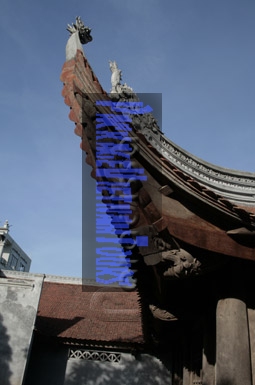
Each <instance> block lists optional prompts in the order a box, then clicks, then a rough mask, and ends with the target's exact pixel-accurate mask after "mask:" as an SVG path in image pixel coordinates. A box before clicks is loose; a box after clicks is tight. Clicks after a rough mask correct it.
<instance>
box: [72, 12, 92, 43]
mask: <svg viewBox="0 0 255 385" xmlns="http://www.w3.org/2000/svg"><path fill="white" fill-rule="evenodd" d="M67 31H69V32H70V33H71V34H73V33H75V32H77V31H78V32H79V38H80V42H81V44H87V43H89V42H90V41H92V36H91V35H90V33H91V28H89V27H86V26H85V25H84V24H83V21H82V20H81V18H80V17H79V16H77V17H76V22H75V23H74V24H72V25H70V24H68V26H67Z"/></svg>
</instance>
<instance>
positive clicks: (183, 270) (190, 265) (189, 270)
mask: <svg viewBox="0 0 255 385" xmlns="http://www.w3.org/2000/svg"><path fill="white" fill-rule="evenodd" d="M162 261H163V262H166V263H169V262H172V263H173V266H170V267H168V268H167V269H166V270H165V271H164V273H163V275H164V277H167V278H174V277H176V278H180V277H183V276H187V275H191V274H198V273H199V268H200V266H201V263H200V262H199V261H198V260H197V259H196V258H194V257H192V255H191V254H189V253H188V252H187V251H185V250H183V249H173V250H167V251H163V252H162Z"/></svg>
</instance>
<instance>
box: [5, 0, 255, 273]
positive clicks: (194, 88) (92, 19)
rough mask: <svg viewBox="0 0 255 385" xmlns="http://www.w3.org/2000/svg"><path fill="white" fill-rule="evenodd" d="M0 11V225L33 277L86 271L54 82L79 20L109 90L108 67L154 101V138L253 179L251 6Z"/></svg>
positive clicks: (172, 4)
mask: <svg viewBox="0 0 255 385" xmlns="http://www.w3.org/2000/svg"><path fill="white" fill-rule="evenodd" d="M0 5H1V13H0V37H1V39H0V41H1V72H0V110H1V137H0V151H1V179H0V187H1V189H0V191H1V193H0V196H1V200H0V202H1V210H0V221H1V222H0V224H1V225H2V224H3V223H4V221H5V220H6V219H8V220H9V222H10V224H11V225H12V227H11V233H10V234H11V235H12V236H13V238H14V239H15V240H16V241H17V242H18V243H19V244H20V246H21V247H22V248H23V249H24V250H25V251H26V252H27V254H28V255H29V256H30V257H31V258H32V267H31V271H32V272H39V273H46V274H57V275H70V276H81V271H82V270H81V249H82V245H81V243H82V242H81V221H82V208H81V194H82V188H81V186H82V181H81V164H82V162H81V151H80V148H79V144H80V139H79V138H78V137H76V136H75V135H74V133H73V129H74V124H73V122H71V121H69V119H68V113H69V110H68V107H67V106H65V104H64V101H63V98H62V96H61V90H62V84H61V82H60V80H59V77H60V73H61V68H62V65H63V64H64V61H65V45H66V42H67V39H68V32H67V31H66V30H65V29H66V25H67V24H68V23H72V22H74V21H75V17H76V16H77V15H80V16H81V17H82V19H83V21H84V22H85V24H87V25H89V26H90V27H91V28H92V36H93V42H92V43H90V44H88V45H86V46H85V48H84V50H85V54H86V56H87V58H88V60H89V62H90V64H91V66H92V68H93V69H94V71H95V73H96V75H97V76H98V78H99V80H100V82H101V84H102V86H103V87H104V88H105V89H106V90H107V91H110V75H111V73H110V70H109V67H108V61H109V60H110V59H111V60H116V61H117V63H118V65H119V67H120V68H121V69H122V71H123V81H124V82H126V83H127V84H128V85H130V86H131V87H132V88H133V89H134V90H135V91H136V92H139V93H142V92H144V93H153V92H160V93H162V100H163V106H162V110H163V112H162V114H163V124H162V130H163V132H164V133H165V134H166V135H167V136H168V137H169V138H170V139H171V140H172V141H174V142H175V143H176V144H178V145H180V146H181V147H183V148H185V149H186V150H188V151H189V152H191V153H193V154H194V155H196V156H198V157H201V158H203V159H204V160H206V161H208V162H212V163H215V164H218V165H221V166H224V167H229V168H234V169H240V170H245V171H251V172H254V171H255V163H254V143H255V129H254V128H255V108H254V102H255V76H254V68H255V50H254V46H255V45H254V40H255V23H254V20H255V2H254V1H253V0H213V1H212V0H129V1H126V2H121V1H118V0H94V1H93V2H92V1H90V2H89V1H84V0H82V1H81V0H72V1H66V0H63V1H61V2H57V1H54V0H52V1H48V0H45V1H39V0H22V1H21V0H12V1H9V0H1V1H0ZM88 174H89V169H88ZM88 183H89V182H88ZM88 275H89V273H88Z"/></svg>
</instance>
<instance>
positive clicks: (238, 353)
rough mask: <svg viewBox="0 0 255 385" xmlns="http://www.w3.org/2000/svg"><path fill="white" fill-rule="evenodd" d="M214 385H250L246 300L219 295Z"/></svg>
mask: <svg viewBox="0 0 255 385" xmlns="http://www.w3.org/2000/svg"><path fill="white" fill-rule="evenodd" d="M215 384H216V385H241V384H242V385H252V379H251V362H250V344H249V330H248V320H247V309H246V304H245V303H244V302H243V301H241V300H239V299H236V298H226V299H221V300H219V302H218V305H217V311H216V381H215Z"/></svg>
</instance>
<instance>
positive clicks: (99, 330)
mask: <svg viewBox="0 0 255 385" xmlns="http://www.w3.org/2000/svg"><path fill="white" fill-rule="evenodd" d="M36 330H37V331H38V332H40V333H41V334H43V335H46V336H50V337H61V338H64V339H69V340H83V341H102V342H109V343H111V342H112V343H113V342H115V343H116V342H118V343H143V342H144V335H143V329H142V317H141V308H140V303H139V296H138V293H137V292H136V291H124V290H122V289H119V288H108V287H100V286H90V285H88V286H84V285H83V286H81V285H77V284H66V283H51V282H44V284H43V288H42V294H41V298H40V303H39V308H38V316H37V320H36Z"/></svg>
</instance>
